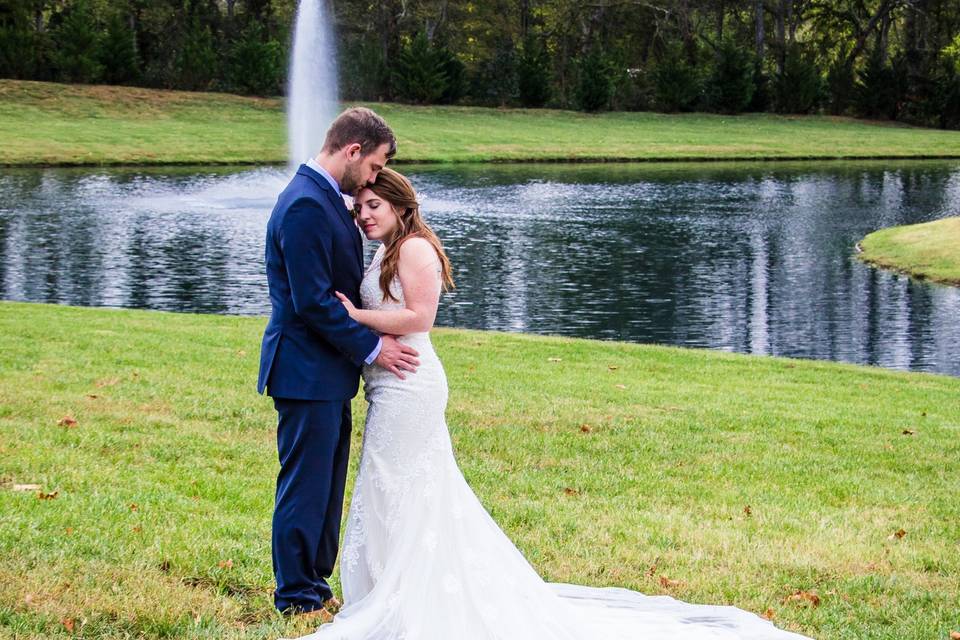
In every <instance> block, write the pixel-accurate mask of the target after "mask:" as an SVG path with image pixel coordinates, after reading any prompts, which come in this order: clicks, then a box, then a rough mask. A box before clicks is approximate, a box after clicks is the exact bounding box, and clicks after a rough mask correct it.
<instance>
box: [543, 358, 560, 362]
mask: <svg viewBox="0 0 960 640" xmlns="http://www.w3.org/2000/svg"><path fill="white" fill-rule="evenodd" d="M547 362H563V359H562V358H547Z"/></svg>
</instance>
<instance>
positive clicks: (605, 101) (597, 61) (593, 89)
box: [576, 46, 614, 111]
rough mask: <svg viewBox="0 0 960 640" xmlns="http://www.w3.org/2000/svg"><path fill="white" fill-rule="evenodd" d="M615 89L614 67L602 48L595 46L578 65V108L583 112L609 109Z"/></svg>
mask: <svg viewBox="0 0 960 640" xmlns="http://www.w3.org/2000/svg"><path fill="white" fill-rule="evenodd" d="M613 87H614V70H613V65H611V64H610V61H609V60H608V59H607V57H606V56H605V55H604V54H603V52H602V51H601V50H600V47H597V46H594V47H593V48H592V49H591V50H590V51H589V52H588V53H587V55H586V56H584V57H583V58H582V59H581V60H580V64H579V65H578V78H577V92H576V100H577V106H578V107H579V108H580V109H581V110H582V111H600V110H603V109H607V108H609V107H610V99H611V98H612V97H613Z"/></svg>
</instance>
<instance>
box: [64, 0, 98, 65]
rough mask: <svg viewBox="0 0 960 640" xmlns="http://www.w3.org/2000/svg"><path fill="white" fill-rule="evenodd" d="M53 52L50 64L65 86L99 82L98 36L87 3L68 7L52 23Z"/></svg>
mask: <svg viewBox="0 0 960 640" xmlns="http://www.w3.org/2000/svg"><path fill="white" fill-rule="evenodd" d="M51 24H52V25H53V30H52V31H53V50H52V51H51V62H52V64H53V67H54V69H55V70H56V75H57V78H58V79H60V80H64V81H66V82H85V83H92V82H97V81H98V80H100V78H101V76H102V74H103V65H102V64H100V46H101V41H102V38H101V33H100V31H99V29H98V27H97V23H96V18H95V16H94V14H93V9H92V7H91V6H90V3H89V2H88V0H77V1H76V2H74V3H72V4H70V5H68V6H67V7H66V8H64V9H63V11H61V12H60V13H58V14H57V15H56V16H55V18H54V19H53V20H52V21H51Z"/></svg>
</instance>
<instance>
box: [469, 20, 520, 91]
mask: <svg viewBox="0 0 960 640" xmlns="http://www.w3.org/2000/svg"><path fill="white" fill-rule="evenodd" d="M519 92H520V91H519V86H518V78H517V56H516V51H515V50H514V47H513V40H512V39H511V38H509V37H506V38H500V39H499V40H498V41H497V44H496V45H495V46H494V48H493V50H492V51H491V53H490V55H489V56H488V57H486V58H483V59H481V60H480V61H479V63H478V64H477V66H476V68H475V70H474V73H473V76H472V79H471V83H470V95H471V96H473V97H474V98H476V99H477V100H479V101H480V102H481V103H483V104H488V105H496V106H504V105H508V104H512V103H513V102H514V101H515V100H516V99H517V97H518V94H519Z"/></svg>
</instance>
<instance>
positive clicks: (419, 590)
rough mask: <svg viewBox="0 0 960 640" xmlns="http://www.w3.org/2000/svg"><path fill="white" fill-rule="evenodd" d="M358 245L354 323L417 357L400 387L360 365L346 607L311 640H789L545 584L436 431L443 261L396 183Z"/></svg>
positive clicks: (665, 600) (406, 185) (631, 599)
mask: <svg viewBox="0 0 960 640" xmlns="http://www.w3.org/2000/svg"><path fill="white" fill-rule="evenodd" d="M355 202H356V205H355V211H356V214H357V220H358V223H359V225H360V227H361V229H362V230H363V233H364V234H365V235H366V237H367V238H368V239H370V240H377V241H380V242H382V243H383V244H382V246H381V247H380V248H379V250H378V251H377V253H376V255H375V256H374V258H373V262H372V263H371V264H370V267H369V269H368V270H367V272H366V275H365V277H364V279H363V283H362V285H361V288H360V291H361V298H362V300H363V306H364V308H363V309H357V308H355V307H354V306H353V305H352V304H351V303H350V301H349V300H348V299H347V298H346V297H344V296H341V295H339V294H338V297H339V298H340V300H341V302H343V304H344V305H345V306H346V308H347V311H348V312H349V313H350V315H351V317H353V318H354V319H355V320H357V321H358V322H360V323H362V324H365V325H367V326H368V327H370V328H372V329H373V330H375V331H377V332H379V333H382V334H391V335H399V336H403V337H402V338H400V341H401V342H404V343H406V344H408V345H410V346H411V347H413V348H415V349H417V350H418V351H419V352H420V367H419V369H418V370H417V371H416V372H415V373H410V374H407V377H406V378H405V379H401V378H399V377H397V376H396V375H394V374H393V373H391V372H389V371H387V370H385V369H382V368H380V367H377V366H376V365H368V366H366V367H365V368H364V370H363V377H364V380H365V392H366V398H367V401H368V402H369V405H370V406H369V409H368V412H367V419H366V427H365V430H364V434H363V449H362V453H361V457H360V469H359V473H358V475H357V481H356V486H355V488H354V491H353V499H352V501H351V504H350V511H349V515H348V518H347V529H346V533H345V536H344V545H343V554H342V559H341V567H340V573H341V583H342V585H343V596H344V601H345V605H344V607H343V608H342V609H341V610H340V612H339V614H337V616H336V617H335V618H334V619H333V622H332V623H329V624H325V625H323V626H321V627H320V628H319V629H318V630H317V631H316V632H315V633H314V634H312V635H311V636H308V637H309V638H311V639H316V640H474V639H476V640H481V639H483V640H497V639H502V640H628V639H629V640H640V639H645V640H681V639H683V640H700V639H708V638H710V639H714V638H716V639H720V638H729V639H741V640H742V639H751V640H759V639H769V640H788V639H800V638H803V636H799V635H796V634H793V633H788V632H785V631H781V630H779V629H777V628H776V627H774V626H773V625H772V624H771V623H770V622H768V621H767V620H764V619H762V618H760V617H758V616H756V615H753V614H751V613H748V612H746V611H742V610H740V609H736V608H734V607H727V606H711V605H691V604H686V603H683V602H680V601H678V600H674V599H673V598H669V597H666V596H656V597H650V596H644V595H642V594H640V593H636V592H633V591H628V590H625V589H615V588H606V589H603V588H591V587H582V586H574V585H567V584H548V583H546V582H544V581H543V580H542V579H541V578H540V576H538V575H537V573H536V572H535V571H534V569H533V568H532V567H531V566H530V564H529V563H528V562H527V561H526V559H524V557H523V556H522V555H521V554H520V552H519V551H518V550H517V549H516V547H514V545H513V543H511V542H510V540H509V539H508V538H507V537H506V535H504V533H503V532H502V531H501V530H500V528H499V527H498V526H497V524H496V523H495V522H494V521H493V520H492V519H491V518H490V516H489V515H488V514H487V512H486V510H485V509H484V508H483V506H482V505H481V504H480V502H479V501H478V500H477V498H476V496H475V495H474V493H473V491H472V490H471V489H470V487H469V486H468V485H467V483H466V482H465V480H464V478H463V475H462V474H461V472H460V470H459V468H458V467H457V463H456V460H455V458H454V452H453V449H452V447H451V443H450V437H449V434H448V432H447V426H446V422H445V418H444V410H445V408H446V404H447V380H446V376H445V375H444V371H443V366H442V365H441V363H440V360H439V359H438V358H437V355H436V353H435V352H434V350H433V348H432V346H431V344H430V335H429V331H430V328H431V327H432V326H433V322H434V319H435V317H436V313H437V304H438V301H439V298H440V293H441V290H442V289H443V288H444V287H448V286H451V285H452V279H451V269H450V262H449V260H448V259H447V256H446V254H445V253H444V251H443V248H442V247H441V245H440V241H439V240H438V239H437V236H436V235H435V234H434V233H433V231H432V230H431V229H430V227H429V226H427V224H426V223H425V222H424V221H423V218H422V217H421V215H420V209H419V205H418V203H417V200H416V193H415V192H414V190H413V187H412V186H411V184H410V182H409V181H408V180H407V179H406V178H405V177H404V176H402V175H401V174H399V173H397V172H395V171H392V170H390V169H383V170H382V171H381V172H380V173H379V175H378V177H377V179H376V182H375V183H374V184H372V185H369V186H368V187H367V188H364V189H363V190H362V191H360V192H359V193H358V194H357V197H356V201H355Z"/></svg>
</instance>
